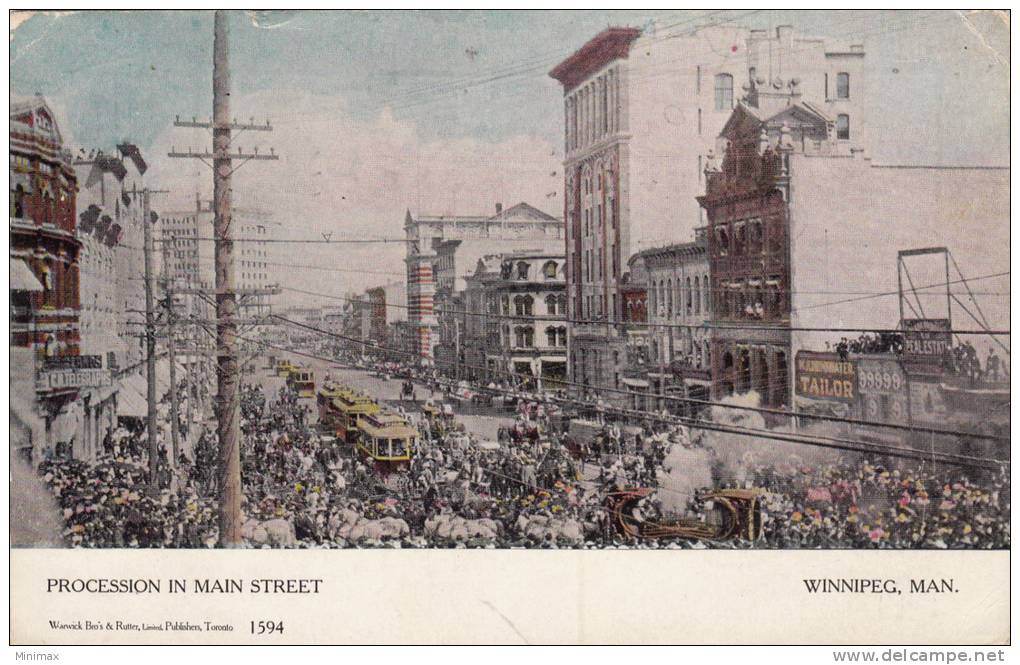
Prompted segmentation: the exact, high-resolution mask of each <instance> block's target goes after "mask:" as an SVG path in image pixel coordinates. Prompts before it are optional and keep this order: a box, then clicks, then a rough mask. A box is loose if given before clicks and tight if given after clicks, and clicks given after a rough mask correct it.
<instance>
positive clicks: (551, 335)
mask: <svg viewBox="0 0 1020 665" xmlns="http://www.w3.org/2000/svg"><path fill="white" fill-rule="evenodd" d="M545 341H546V346H556V329H555V328H551V327H550V328H546V329H545Z"/></svg>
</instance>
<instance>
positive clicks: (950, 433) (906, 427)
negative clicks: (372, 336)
mask: <svg viewBox="0 0 1020 665" xmlns="http://www.w3.org/2000/svg"><path fill="white" fill-rule="evenodd" d="M270 316H271V318H276V319H280V320H281V321H283V322H285V323H289V324H291V325H293V326H296V327H299V328H304V329H306V330H310V331H313V332H317V333H320V334H322V335H326V336H329V337H335V338H338V339H343V340H346V341H350V342H354V343H358V344H363V345H367V346H372V347H373V348H377V349H379V350H382V351H388V352H395V353H401V354H409V355H413V354H410V352H405V351H399V350H397V349H393V348H391V347H385V346H383V345H381V344H378V343H375V342H372V341H371V340H365V339H361V338H356V337H351V336H348V335H343V334H341V333H335V332H332V331H329V330H323V329H321V328H317V327H315V326H312V325H309V324H306V323H301V322H300V321H294V320H292V319H288V318H286V317H284V316H280V315H279V314H272V315H270ZM446 364H449V365H453V364H454V363H446ZM461 366H462V367H466V368H467V369H476V370H482V371H487V372H491V371H493V370H490V369H486V368H481V367H474V366H470V365H461ZM496 371H497V373H501V374H506V375H509V376H513V377H516V378H526V379H533V378H535V377H532V376H530V375H527V374H522V373H519V372H513V371H502V370H496ZM555 381H556V382H557V383H560V384H563V385H568V386H573V387H578V388H582V389H591V390H594V391H595V392H610V393H617V394H624V395H628V396H633V395H642V393H634V392H632V391H629V390H624V389H621V388H611V387H609V386H588V385H585V384H583V383H579V382H576V381H566V380H560V379H556V380H555ZM660 397H661V398H662V399H666V400H669V401H673V402H681V403H689V404H697V405H699V406H712V407H721V408H728V409H734V410H739V411H751V412H755V413H762V414H770V415H780V416H784V417H796V418H804V419H807V420H817V421H822V422H839V423H843V424H850V425H858V426H866V427H880V428H885V429H895V430H902V431H911V432H922V433H925V434H938V435H945V436H961V437H972V438H978V439H988V440H995V441H1005V442H1008V441H1009V440H1010V439H1009V437H1002V436H996V435H991V434H980V433H977V432H962V431H955V430H942V429H935V428H929V427H924V426H912V425H899V424H895V423H882V422H876V421H867V420H857V419H853V418H842V417H839V416H823V415H819V414H810V413H799V412H790V411H783V410H781V409H772V408H766V407H752V406H746V405H739V404H725V403H723V402H713V401H710V400H700V399H695V398H690V397H677V396H675V395H663V396H660Z"/></svg>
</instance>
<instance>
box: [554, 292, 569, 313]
mask: <svg viewBox="0 0 1020 665" xmlns="http://www.w3.org/2000/svg"><path fill="white" fill-rule="evenodd" d="M556 302H557V304H558V305H559V312H560V314H566V313H567V297H566V296H563V295H561V296H560V297H559V298H557V299H556Z"/></svg>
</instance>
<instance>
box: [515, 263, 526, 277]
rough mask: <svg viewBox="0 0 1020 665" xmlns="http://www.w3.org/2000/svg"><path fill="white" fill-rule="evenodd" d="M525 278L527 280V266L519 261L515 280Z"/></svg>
mask: <svg viewBox="0 0 1020 665" xmlns="http://www.w3.org/2000/svg"><path fill="white" fill-rule="evenodd" d="M527 278H528V264H527V263H525V262H524V261H521V262H520V263H518V264H517V279H527Z"/></svg>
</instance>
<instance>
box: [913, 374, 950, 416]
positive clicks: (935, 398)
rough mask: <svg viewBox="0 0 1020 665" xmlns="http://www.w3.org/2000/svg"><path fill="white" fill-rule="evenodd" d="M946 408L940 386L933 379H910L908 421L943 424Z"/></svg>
mask: <svg viewBox="0 0 1020 665" xmlns="http://www.w3.org/2000/svg"><path fill="white" fill-rule="evenodd" d="M946 414H947V409H946V400H945V397H944V396H943V394H942V386H941V385H939V384H938V383H935V382H933V381H917V380H911V381H910V421H911V422H912V423H916V424H920V425H944V424H945V419H946Z"/></svg>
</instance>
